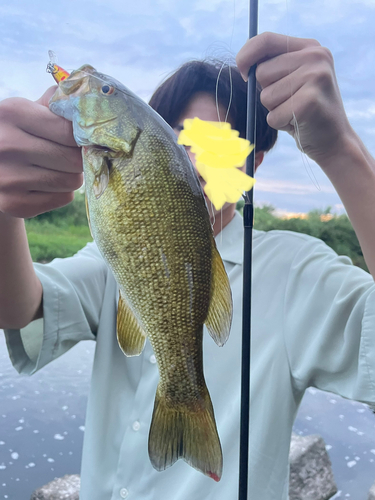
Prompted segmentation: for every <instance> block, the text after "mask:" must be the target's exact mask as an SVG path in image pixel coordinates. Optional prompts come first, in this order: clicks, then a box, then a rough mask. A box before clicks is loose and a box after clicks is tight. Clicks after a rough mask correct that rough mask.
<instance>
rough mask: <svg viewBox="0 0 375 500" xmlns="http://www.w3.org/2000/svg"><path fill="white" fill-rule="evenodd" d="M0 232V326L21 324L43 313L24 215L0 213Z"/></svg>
mask: <svg viewBox="0 0 375 500" xmlns="http://www.w3.org/2000/svg"><path fill="white" fill-rule="evenodd" d="M0 235H1V240H0V266H1V273H0V275H1V279H0V328H23V327H24V326H26V325H27V324H28V323H30V321H32V320H33V319H37V318H41V317H42V316H43V307H42V285H41V283H40V281H39V279H38V278H37V276H36V274H35V271H34V268H33V263H32V260H31V255H30V251H29V245H28V242H27V236H26V230H25V223H24V221H23V219H19V218H18V219H16V218H14V217H11V216H7V215H6V214H3V213H0Z"/></svg>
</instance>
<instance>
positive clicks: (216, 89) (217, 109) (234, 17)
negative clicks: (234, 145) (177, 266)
mask: <svg viewBox="0 0 375 500" xmlns="http://www.w3.org/2000/svg"><path fill="white" fill-rule="evenodd" d="M235 22H236V0H233V22H232V33H231V37H230V42H229V53H230V52H231V51H232V41H233V34H234V27H235ZM227 63H228V73H229V83H230V93H229V102H228V106H227V111H226V114H225V118H224V123H227V120H228V115H229V110H230V107H231V104H232V97H233V82H232V67H231V64H230V59H229V57H228V58H227V59H225V60H224V61H223V64H222V65H221V68H220V71H219V73H218V75H217V79H216V88H215V102H216V112H217V117H218V121H219V123H221V119H220V112H219V99H218V92H219V80H220V75H221V72H222V71H223V69H224V66H225V65H226V64H227ZM211 206H212V202H211ZM214 223H215V219H214ZM220 238H221V240H220V243H222V242H223V208H221V209H220Z"/></svg>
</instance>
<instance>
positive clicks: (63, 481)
mask: <svg viewBox="0 0 375 500" xmlns="http://www.w3.org/2000/svg"><path fill="white" fill-rule="evenodd" d="M80 486H81V478H80V476H79V475H78V474H72V475H66V476H64V477H61V478H56V479H54V480H53V481H51V482H50V483H48V484H46V485H45V486H42V487H41V488H38V489H37V490H35V491H34V493H33V494H32V495H31V498H30V500H79V488H80Z"/></svg>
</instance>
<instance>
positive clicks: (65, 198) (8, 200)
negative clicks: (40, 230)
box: [0, 191, 74, 219]
mask: <svg viewBox="0 0 375 500" xmlns="http://www.w3.org/2000/svg"><path fill="white" fill-rule="evenodd" d="M73 199H74V192H69V193H41V192H38V191H28V192H26V193H25V194H24V196H23V197H22V199H20V198H19V195H18V193H13V194H10V195H8V196H7V197H3V196H2V195H1V193H0V212H4V213H6V214H8V215H11V216H12V217H20V218H23V219H28V218H30V217H36V216H37V215H39V214H43V213H45V212H50V211H51V210H55V209H56V208H60V207H64V206H65V205H68V204H69V203H70V202H71V201H73Z"/></svg>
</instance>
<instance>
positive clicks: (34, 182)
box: [0, 87, 83, 218]
mask: <svg viewBox="0 0 375 500" xmlns="http://www.w3.org/2000/svg"><path fill="white" fill-rule="evenodd" d="M55 90H56V87H51V88H49V89H48V90H47V91H46V92H45V94H44V95H43V96H42V97H41V98H40V99H38V101H36V102H33V101H29V100H27V99H23V98H18V97H16V98H10V99H5V100H4V101H1V102H0V212H3V213H5V214H7V215H10V216H13V217H20V218H28V217H34V216H36V215H39V214H41V213H43V212H48V211H50V210H53V209H55V208H59V207H62V206H64V205H67V204H68V203H70V202H71V201H72V200H73V198H74V191H75V190H76V189H78V188H79V187H80V186H81V185H82V182H83V174H82V172H83V168H82V157H81V150H80V148H78V147H77V145H76V143H75V141H74V138H73V129H72V124H71V122H69V121H67V120H65V119H64V118H61V117H59V116H56V115H55V114H53V113H52V112H51V111H50V110H49V109H48V101H49V99H50V98H51V97H52V95H53V94H54V91H55Z"/></svg>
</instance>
